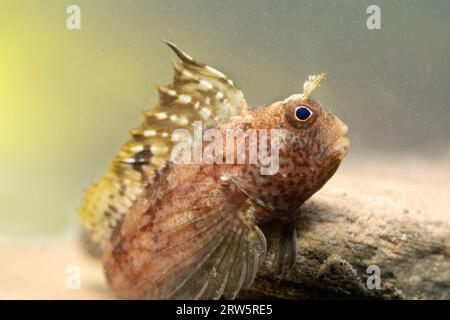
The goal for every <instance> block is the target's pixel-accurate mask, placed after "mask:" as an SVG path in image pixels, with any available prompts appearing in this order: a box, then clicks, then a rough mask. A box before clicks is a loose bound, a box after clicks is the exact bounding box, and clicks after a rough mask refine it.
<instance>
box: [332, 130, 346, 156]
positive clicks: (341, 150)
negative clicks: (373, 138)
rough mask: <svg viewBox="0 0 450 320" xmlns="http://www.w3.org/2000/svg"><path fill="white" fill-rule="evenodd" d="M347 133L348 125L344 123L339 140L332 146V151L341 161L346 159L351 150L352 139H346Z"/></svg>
mask: <svg viewBox="0 0 450 320" xmlns="http://www.w3.org/2000/svg"><path fill="white" fill-rule="evenodd" d="M347 132H348V127H347V125H345V124H344V123H342V125H341V126H340V128H339V134H338V137H339V138H338V139H337V140H336V141H335V142H334V143H333V145H332V150H333V151H334V152H335V153H336V154H337V156H338V158H339V160H342V159H344V157H345V156H346V155H347V153H348V150H349V148H350V139H349V138H347V137H346V134H347Z"/></svg>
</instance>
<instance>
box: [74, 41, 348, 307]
mask: <svg viewBox="0 0 450 320" xmlns="http://www.w3.org/2000/svg"><path fill="white" fill-rule="evenodd" d="M166 44H167V45H168V46H169V47H170V48H171V49H172V50H173V51H174V52H175V54H176V55H177V56H178V58H179V60H180V62H176V61H173V67H174V73H175V74H174V78H173V81H172V83H171V84H170V85H168V86H160V87H158V88H157V89H158V93H159V99H158V102H157V104H156V105H155V107H154V108H153V109H152V110H150V111H147V112H145V116H144V120H143V121H142V123H141V124H140V126H139V127H137V128H135V129H133V130H131V139H130V140H129V141H128V142H127V143H126V144H125V145H123V146H122V148H121V150H120V151H119V153H118V154H117V156H116V157H115V158H114V160H113V162H112V166H111V168H110V170H109V171H108V173H107V174H106V175H105V176H104V177H103V178H102V179H101V180H100V181H99V182H98V183H97V184H94V185H92V186H91V187H90V189H89V190H87V192H86V193H85V195H84V198H83V202H82V205H81V206H80V208H79V215H80V218H81V221H82V223H83V225H84V227H85V228H86V229H87V230H88V231H89V233H90V234H91V236H92V238H93V240H94V241H96V242H98V243H100V244H101V246H102V248H103V264H104V269H105V273H106V277H107V280H108V282H109V285H110V287H111V288H112V289H113V290H114V292H115V293H116V294H117V295H118V296H119V297H122V298H150V299H212V298H220V297H224V298H230V299H232V298H234V297H236V295H237V294H238V293H239V291H240V290H241V288H246V287H249V286H250V285H251V284H252V283H253V281H254V278H255V276H256V272H257V270H258V268H259V267H260V266H261V265H262V263H264V262H265V263H268V264H269V265H271V266H272V267H273V268H274V270H275V272H276V273H277V274H278V275H279V276H280V277H283V276H284V275H285V274H286V273H287V272H288V271H289V269H290V268H291V267H292V266H293V265H294V264H295V261H296V257H297V245H296V242H295V239H296V230H295V225H294V224H293V223H292V220H293V219H294V218H295V216H296V215H297V212H298V209H299V207H300V206H301V205H302V204H303V203H304V201H305V200H307V199H308V198H309V197H310V196H311V195H312V194H313V193H315V192H316V191H317V190H318V189H320V188H321V187H322V186H323V184H325V182H326V181H327V180H328V179H329V178H330V177H331V176H332V175H333V174H334V172H335V171H336V170H337V168H338V166H339V164H340V163H341V161H342V159H343V158H344V156H345V154H346V153H347V151H348V147H349V141H348V139H347V138H346V137H345V134H346V132H347V127H346V126H345V125H344V124H343V123H342V122H341V121H340V120H339V119H338V118H336V117H335V116H334V115H333V114H331V112H329V111H328V110H325V109H324V108H323V107H322V106H321V105H320V104H319V103H318V102H316V101H314V100H312V99H311V98H310V95H311V93H312V92H313V91H314V89H315V88H317V87H318V86H319V85H320V82H321V81H323V80H324V79H325V75H324V74H321V75H318V76H310V77H309V79H308V80H307V81H306V82H305V84H304V88H303V94H294V95H292V96H290V97H288V98H286V99H285V100H283V101H277V102H275V103H272V104H269V105H267V106H265V107H262V108H258V109H251V108H249V107H248V105H247V103H246V101H245V99H244V96H243V94H242V92H241V91H240V90H239V89H238V88H236V86H235V85H234V83H233V81H232V80H230V79H229V78H228V77H227V76H225V75H224V74H223V73H222V72H220V71H217V70H216V69H214V68H212V67H209V66H207V65H205V64H203V63H200V62H198V61H196V60H194V59H193V58H191V57H190V56H189V55H187V54H186V53H184V52H183V51H181V50H180V49H179V48H178V47H176V46H175V45H174V44H172V43H170V42H166ZM199 122H200V123H201V125H202V126H203V128H205V129H208V128H211V129H217V131H218V132H220V133H223V135H225V132H230V131H232V132H236V131H239V130H242V131H245V130H253V131H254V132H256V133H257V134H259V133H261V132H263V131H264V130H271V131H270V132H272V131H274V130H279V132H280V133H279V134H278V136H277V137H274V136H273V135H271V134H269V135H267V136H261V135H256V136H257V138H255V140H254V141H256V143H257V147H256V149H258V150H261V149H263V147H262V142H263V141H265V142H266V143H264V145H266V144H267V142H269V144H270V143H271V142H273V141H275V140H276V141H279V143H278V147H277V150H276V151H277V155H278V157H277V158H278V159H277V161H278V164H277V168H276V169H277V170H276V171H275V172H272V173H271V174H262V173H261V172H262V170H261V168H262V166H263V163H262V161H256V162H252V163H250V162H249V161H248V158H247V161H244V162H239V161H217V162H215V163H210V162H208V163H205V162H202V163H174V161H172V160H173V159H172V158H171V154H172V151H173V150H174V148H176V147H177V146H178V145H179V144H180V143H186V141H188V143H187V144H188V145H189V146H191V145H192V139H191V140H189V139H186V137H185V136H182V135H179V134H177V132H179V129H184V130H185V131H186V132H187V133H193V132H194V131H195V126H194V125H193V124H195V123H199ZM277 132H278V131H277ZM194 134H195V132H194ZM219 136H220V135H219ZM249 139H250V138H249ZM211 144H212V143H211V139H209V140H208V141H203V142H202V146H204V147H205V148H208V147H210V146H211ZM217 146H218V147H217ZM227 148H228V149H229V145H228V144H226V143H222V142H221V143H219V144H216V145H215V149H214V152H215V153H214V155H215V157H216V158H222V157H225V154H227V151H228V150H227ZM232 148H234V146H233V147H232ZM210 149H211V148H210ZM250 149H251V147H249V146H248V145H245V147H244V149H243V150H244V153H245V154H246V155H247V156H248V155H249V152H250V151H251V150H250ZM273 153H274V152H273V149H272V152H271V155H272V156H273ZM227 155H228V154H227ZM233 159H234V160H235V158H233ZM219 160H220V159H219ZM227 160H228V158H227Z"/></svg>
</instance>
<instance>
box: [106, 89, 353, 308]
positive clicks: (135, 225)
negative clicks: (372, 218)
mask: <svg viewBox="0 0 450 320" xmlns="http://www.w3.org/2000/svg"><path fill="white" fill-rule="evenodd" d="M298 105H305V106H308V107H309V108H310V109H311V110H312V111H313V115H314V117H313V118H312V119H309V121H308V122H307V123H301V122H299V121H297V120H296V119H295V118H294V114H293V112H294V108H295V107H296V106H298ZM227 128H242V129H244V130H246V129H249V128H253V129H284V130H285V135H284V136H283V137H282V142H283V146H282V148H281V149H280V170H279V171H278V173H276V174H275V175H270V176H263V175H261V174H260V171H259V166H258V165H250V164H241V165H227V164H212V165H211V164H210V165H208V164H201V165H173V164H169V165H168V166H167V167H166V168H165V169H164V170H163V171H162V172H161V173H160V174H159V176H158V177H157V178H156V179H155V182H154V183H153V184H152V185H151V186H150V187H149V188H147V189H146V190H145V192H144V194H143V195H142V196H141V197H140V198H139V199H138V201H137V202H136V203H135V205H134V206H133V207H132V209H131V211H130V212H129V213H128V214H127V215H126V216H125V218H124V220H123V222H122V223H121V225H120V226H119V227H118V228H117V229H116V230H115V232H114V234H113V236H112V238H111V241H110V242H109V244H107V246H106V248H105V250H104V255H103V262H104V266H105V271H106V276H107V279H108V282H109V284H110V286H111V287H112V288H113V289H114V291H115V292H116V293H117V294H118V296H119V297H121V298H154V297H165V295H164V294H161V293H160V292H158V290H159V288H160V286H161V284H163V283H165V282H169V281H168V279H169V278H168V277H170V279H171V280H170V281H172V282H173V283H175V284H176V281H177V279H176V275H177V274H180V279H181V274H183V270H185V269H186V268H191V267H192V265H196V263H198V261H196V259H199V258H198V257H196V258H191V260H189V261H188V262H186V263H184V264H183V265H181V266H180V265H172V264H174V262H173V261H184V260H183V259H184V258H183V259H181V258H180V257H181V256H182V255H183V254H185V252H187V251H192V250H193V246H196V245H197V243H201V242H202V240H203V239H205V238H206V237H209V236H210V235H211V234H214V233H220V232H221V230H222V227H221V221H222V220H221V219H220V218H217V222H216V223H214V224H212V226H213V227H212V228H214V230H208V232H203V233H201V232H200V231H202V227H204V226H205V225H204V224H203V223H206V222H205V221H206V220H207V219H205V220H199V222H197V223H189V224H187V225H186V226H185V227H183V224H180V221H179V220H177V221H174V220H171V219H175V218H176V219H186V221H189V220H192V219H196V217H205V216H207V215H208V214H210V213H211V211H221V212H225V213H226V214H228V215H236V217H233V218H232V220H233V221H236V228H238V227H241V226H242V222H241V221H244V220H246V219H248V220H249V221H251V222H253V223H255V224H261V223H263V222H267V221H271V220H274V219H279V218H283V217H287V218H292V217H294V216H295V215H296V214H297V212H298V211H297V209H298V208H299V207H300V206H301V205H302V204H303V203H304V202H305V200H307V199H308V198H309V197H310V196H311V195H312V194H314V193H315V192H316V191H317V190H318V189H320V188H321V187H322V186H323V185H324V184H325V182H326V181H327V180H328V179H329V178H330V177H331V176H332V175H333V174H334V172H335V171H336V169H337V168H338V166H339V164H340V163H341V161H342V159H343V158H344V156H345V154H346V153H347V150H348V147H349V142H348V139H346V138H344V135H345V133H346V132H347V127H346V126H345V125H344V124H343V123H342V122H341V121H340V120H339V119H338V118H336V117H335V116H334V115H332V114H331V113H330V112H329V111H327V110H325V109H324V108H323V107H322V106H321V105H320V104H318V103H317V102H315V101H313V100H310V99H307V100H304V99H303V98H302V96H301V95H294V96H291V97H289V98H287V99H286V100H284V101H279V102H276V103H273V104H271V105H269V106H266V107H263V108H259V109H257V110H252V111H250V113H249V114H248V115H246V116H243V117H238V118H233V119H232V120H231V121H230V122H229V123H227V124H225V125H223V126H222V127H221V129H222V130H226V129H227ZM174 212H177V213H179V212H186V214H185V215H181V216H180V214H177V215H174V214H173V213H174ZM242 214H243V215H244V216H243V215H242ZM193 215H195V216H193ZM171 226H177V228H176V230H175V231H170V229H171ZM180 226H181V227H180ZM208 226H209V225H208ZM199 232H200V234H201V235H200V236H199V238H196V239H197V240H196V241H189V239H190V235H193V234H197V233H199ZM174 241H175V242H177V244H178V246H177V247H176V249H174V250H171V249H170V247H169V248H167V244H173V243H174ZM269 246H270V244H269ZM207 249H208V248H205V249H204V250H207ZM199 250H203V249H202V248H199ZM155 252H158V259H157V260H156V261H155ZM168 270H169V271H168ZM174 274H175V276H174ZM173 277H175V279H173ZM251 281H252V280H251ZM175 284H174V285H173V286H175ZM249 284H251V283H247V284H246V283H245V282H244V286H245V285H249ZM161 290H163V289H161ZM164 290H167V289H164ZM226 292H227V290H225V293H224V295H225V294H226ZM234 296H235V294H233V295H231V297H234ZM174 298H188V299H190V298H192V297H191V296H189V295H185V296H183V295H181V296H175V297H174Z"/></svg>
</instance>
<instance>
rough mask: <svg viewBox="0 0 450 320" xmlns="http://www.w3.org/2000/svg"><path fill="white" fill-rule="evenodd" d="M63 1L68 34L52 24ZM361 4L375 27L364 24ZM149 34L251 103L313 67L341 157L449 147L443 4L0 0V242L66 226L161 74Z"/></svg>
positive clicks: (263, 100) (446, 12) (449, 21)
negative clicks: (75, 23) (72, 19)
mask: <svg viewBox="0 0 450 320" xmlns="http://www.w3.org/2000/svg"><path fill="white" fill-rule="evenodd" d="M71 4H76V5H78V6H79V7H80V8H81V30H69V29H67V27H66V20H67V17H68V14H67V13H66V9H67V7H68V6H69V5H71ZM370 4H377V5H379V6H380V8H381V25H382V29H381V30H369V29H368V28H367V27H366V20H367V17H368V14H367V13H366V9H367V7H368V6H369V5H370ZM161 38H165V39H167V40H170V41H172V42H174V43H176V44H177V45H178V46H179V47H180V48H182V49H183V50H185V51H186V52H188V53H189V54H191V55H192V56H193V57H195V58H197V59H198V60H199V61H202V62H205V63H207V64H209V65H211V66H213V67H215V68H217V69H218V70H220V71H222V72H224V73H225V74H227V75H228V76H229V77H230V78H231V79H233V80H234V82H235V83H236V84H237V86H238V87H239V88H240V89H241V90H242V91H243V92H244V94H245V96H246V98H247V101H248V103H249V105H251V106H259V105H264V104H267V103H270V102H273V101H276V100H279V99H282V98H284V97H287V96H288V95H291V94H292V93H296V92H297V93H298V92H300V91H301V86H302V84H303V81H304V80H305V79H306V78H307V76H308V75H310V74H317V73H320V72H326V73H327V75H328V79H327V80H326V82H325V83H323V85H322V87H321V88H320V89H319V90H317V91H316V92H315V93H314V96H315V98H316V99H317V100H320V101H321V102H322V104H323V105H324V106H325V107H328V108H329V109H331V110H332V111H333V113H335V114H336V115H337V116H338V117H339V118H341V119H342V120H343V121H344V122H345V123H346V124H347V125H348V126H349V128H350V132H349V137H350V139H351V141H352V146H351V150H350V153H349V155H348V159H347V160H346V164H347V165H348V164H351V163H352V161H354V162H355V161H358V159H365V158H370V157H375V155H376V157H377V159H384V158H394V159H395V157H396V156H398V155H403V156H404V155H406V156H407V157H411V158H422V159H425V160H426V161H429V163H430V166H429V167H427V166H423V167H421V168H420V170H423V171H424V172H426V171H427V170H431V168H432V159H436V158H445V157H447V156H448V155H449V150H450V146H449V142H450V90H449V89H450V67H449V63H448V61H449V57H450V42H449V39H450V2H449V1H438V0H435V1H416V0H414V1H413V0H410V1H392V0H391V1H380V0H377V1H360V0H353V1H350V0H341V1H298V0H297V1H269V0H259V1H206V0H205V1H181V0H179V1H144V0H141V1H129V0H127V1H125V0H122V1H118V0H114V1H107V0H96V1H87V0H85V1H83V0H76V1H75V0H72V1H61V0H45V1H32V0H0V238H8V239H9V238H11V239H27V238H35V237H43V238H45V237H48V236H55V235H60V234H64V233H65V232H67V230H68V229H69V227H70V226H72V225H74V224H76V223H77V221H76V220H77V219H76V208H77V206H78V205H79V203H80V200H81V195H82V192H83V190H84V188H86V187H87V186H88V185H89V184H90V183H91V182H94V181H96V180H98V179H99V178H100V177H101V175H102V174H103V173H105V172H106V170H107V168H108V166H109V164H110V161H111V159H112V157H113V156H114V155H115V153H116V152H117V151H118V149H119V147H120V145H121V144H122V143H124V142H125V141H126V140H127V139H128V131H129V130H130V129H131V128H133V127H134V126H137V125H138V123H139V121H140V119H141V117H142V111H143V110H145V109H148V108H150V107H151V106H152V105H153V104H154V103H155V102H156V90H155V85H157V84H165V83H169V82H170V80H171V77H172V68H171V64H170V60H171V59H172V58H174V55H173V53H172V52H171V51H170V50H169V49H168V48H167V47H166V46H165V45H163V44H162V42H161V41H160V39H161ZM449 168H450V166H449ZM449 170H450V169H449ZM338 174H339V172H338Z"/></svg>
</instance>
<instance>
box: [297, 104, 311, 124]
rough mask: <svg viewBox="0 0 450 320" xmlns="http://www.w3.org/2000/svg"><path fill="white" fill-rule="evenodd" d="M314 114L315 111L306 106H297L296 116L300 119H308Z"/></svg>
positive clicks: (302, 120)
mask: <svg viewBox="0 0 450 320" xmlns="http://www.w3.org/2000/svg"><path fill="white" fill-rule="evenodd" d="M312 115H313V112H312V111H311V110H310V109H309V108H308V107H306V106H298V107H296V108H295V118H296V119H297V120H298V121H301V122H304V121H308V119H310V118H311V117H312Z"/></svg>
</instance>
